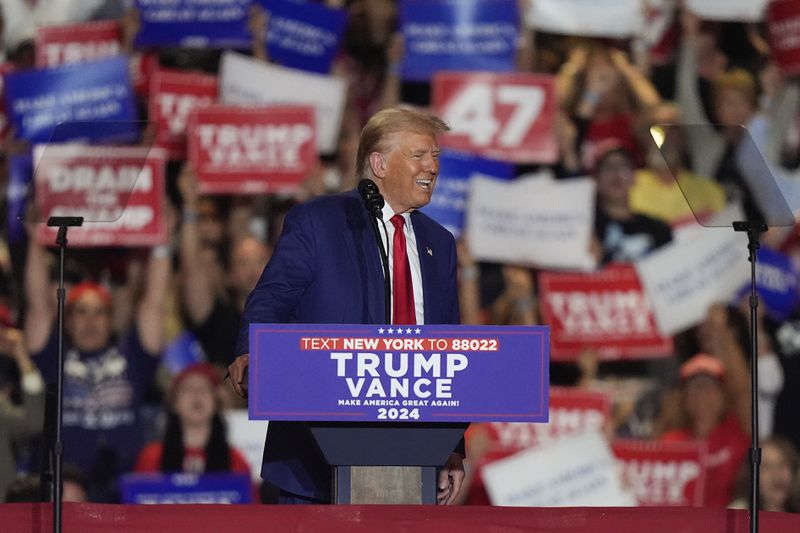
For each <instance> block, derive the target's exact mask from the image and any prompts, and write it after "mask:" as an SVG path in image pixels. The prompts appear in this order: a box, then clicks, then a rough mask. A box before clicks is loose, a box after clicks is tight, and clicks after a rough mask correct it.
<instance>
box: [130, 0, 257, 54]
mask: <svg viewBox="0 0 800 533" xmlns="http://www.w3.org/2000/svg"><path fill="white" fill-rule="evenodd" d="M250 3H251V0H202V1H198V0H136V9H138V11H139V18H140V20H141V29H140V30H139V33H138V34H137V35H136V39H135V41H134V44H135V45H136V46H137V47H141V46H169V45H174V46H182V47H186V48H242V49H244V48H249V47H250V42H251V36H250V32H248V31H247V9H248V8H249V7H250Z"/></svg>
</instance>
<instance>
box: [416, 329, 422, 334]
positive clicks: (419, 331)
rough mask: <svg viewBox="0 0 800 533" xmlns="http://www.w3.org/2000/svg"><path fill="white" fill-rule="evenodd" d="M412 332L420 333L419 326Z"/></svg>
mask: <svg viewBox="0 0 800 533" xmlns="http://www.w3.org/2000/svg"><path fill="white" fill-rule="evenodd" d="M414 333H416V334H417V335H419V334H420V333H422V330H421V329H419V328H417V329H415V330H414Z"/></svg>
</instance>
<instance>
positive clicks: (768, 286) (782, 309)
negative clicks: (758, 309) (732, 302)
mask: <svg viewBox="0 0 800 533" xmlns="http://www.w3.org/2000/svg"><path fill="white" fill-rule="evenodd" d="M757 254H758V257H757V258H756V292H757V293H758V297H759V298H760V299H761V302H762V303H763V304H764V307H765V308H766V311H767V313H768V314H769V315H770V316H771V317H772V318H774V319H775V320H778V321H780V322H783V321H784V320H786V319H787V318H789V316H791V315H792V312H793V311H794V310H795V308H796V307H797V303H798V294H800V293H799V292H798V288H800V273H798V271H797V269H796V268H795V266H794V264H793V262H792V260H791V258H790V257H789V256H787V255H785V254H782V253H780V252H776V251H774V250H770V249H769V248H765V247H761V248H759V250H758V252H757ZM746 294H750V282H749V281H748V282H746V283H745V284H744V285H743V286H742V287H741V289H739V293H738V296H739V297H740V298H742V297H744V296H745V295H746Z"/></svg>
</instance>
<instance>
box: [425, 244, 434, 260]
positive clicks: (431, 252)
mask: <svg viewBox="0 0 800 533" xmlns="http://www.w3.org/2000/svg"><path fill="white" fill-rule="evenodd" d="M425 248H426V250H427V252H428V255H429V256H431V257H433V250H431V247H430V246H426V247H425Z"/></svg>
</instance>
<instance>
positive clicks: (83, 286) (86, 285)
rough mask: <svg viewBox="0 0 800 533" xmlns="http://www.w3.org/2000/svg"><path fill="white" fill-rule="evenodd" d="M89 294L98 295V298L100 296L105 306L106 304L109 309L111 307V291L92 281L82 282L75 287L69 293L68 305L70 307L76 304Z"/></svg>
mask: <svg viewBox="0 0 800 533" xmlns="http://www.w3.org/2000/svg"><path fill="white" fill-rule="evenodd" d="M89 292H94V293H96V294H97V295H98V296H100V299H101V300H102V301H103V303H104V304H106V305H107V306H108V307H111V293H110V292H109V290H108V289H106V288H105V287H103V286H102V285H99V284H97V283H94V282H92V281H82V282H81V283H78V284H77V285H75V286H73V287H72V288H71V289H70V290H69V292H68V293H67V301H66V304H67V305H68V306H69V305H72V304H74V303H75V302H77V301H78V300H79V299H80V298H81V296H83V295H84V294H86V293H89Z"/></svg>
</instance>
